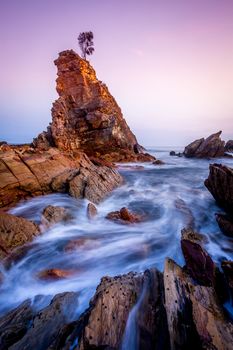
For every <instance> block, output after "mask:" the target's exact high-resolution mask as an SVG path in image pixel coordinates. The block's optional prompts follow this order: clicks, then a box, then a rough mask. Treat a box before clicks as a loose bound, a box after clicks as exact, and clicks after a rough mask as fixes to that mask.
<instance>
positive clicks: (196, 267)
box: [181, 229, 216, 286]
mask: <svg viewBox="0 0 233 350" xmlns="http://www.w3.org/2000/svg"><path fill="white" fill-rule="evenodd" d="M202 241H203V236H202V235H200V234H198V233H195V232H193V231H192V230H191V229H183V230H182V233H181V248H182V252H183V255H184V258H185V263H186V266H185V267H186V269H187V271H188V272H189V274H190V276H191V277H192V278H193V279H194V280H196V281H197V282H198V283H199V284H201V285H204V286H214V285H215V282H216V266H215V264H214V262H213V260H212V259H211V257H210V256H209V254H208V253H207V252H206V251H205V250H204V248H203V247H202V246H201V244H200V243H201V242H202Z"/></svg>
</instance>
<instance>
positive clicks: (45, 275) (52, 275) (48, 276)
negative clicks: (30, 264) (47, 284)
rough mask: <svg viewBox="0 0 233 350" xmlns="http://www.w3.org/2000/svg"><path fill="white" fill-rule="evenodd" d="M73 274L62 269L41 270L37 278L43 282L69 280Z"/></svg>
mask: <svg viewBox="0 0 233 350" xmlns="http://www.w3.org/2000/svg"><path fill="white" fill-rule="evenodd" d="M74 273H75V271H74V270H64V269H49V270H43V271H41V272H39V273H38V274H37V277H38V278H39V279H41V280H45V281H49V280H51V281H53V280H60V279H64V278H69V277H70V276H72V275H73V274H74Z"/></svg>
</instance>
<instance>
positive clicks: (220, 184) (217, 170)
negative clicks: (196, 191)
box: [205, 164, 233, 215]
mask: <svg viewBox="0 0 233 350" xmlns="http://www.w3.org/2000/svg"><path fill="white" fill-rule="evenodd" d="M209 170H210V172H209V176H208V179H206V180H205V186H206V187H207V189H208V190H209V191H210V193H211V194H212V196H213V197H214V198H215V200H216V202H217V203H218V204H219V205H220V206H221V207H222V208H224V209H225V210H226V211H227V212H228V213H229V214H232V215H233V169H232V168H229V167H227V166H225V165H221V164H210V168H209Z"/></svg>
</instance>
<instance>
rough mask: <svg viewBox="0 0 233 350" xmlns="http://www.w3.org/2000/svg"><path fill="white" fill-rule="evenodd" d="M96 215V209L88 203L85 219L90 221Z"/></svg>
mask: <svg viewBox="0 0 233 350" xmlns="http://www.w3.org/2000/svg"><path fill="white" fill-rule="evenodd" d="M97 214H98V211H97V208H96V206H95V205H94V204H93V203H88V205H87V217H88V219H89V220H92V219H94V218H95V217H96V215H97Z"/></svg>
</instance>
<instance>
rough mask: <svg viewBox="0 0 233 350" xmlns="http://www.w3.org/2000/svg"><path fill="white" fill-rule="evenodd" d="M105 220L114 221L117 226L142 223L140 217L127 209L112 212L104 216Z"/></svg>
mask: <svg viewBox="0 0 233 350" xmlns="http://www.w3.org/2000/svg"><path fill="white" fill-rule="evenodd" d="M106 219H108V220H112V221H115V222H117V223H119V224H134V223H137V222H141V221H142V217H141V216H140V215H137V214H134V213H132V212H130V211H129V209H127V208H125V207H124V208H121V209H120V210H119V211H112V212H111V213H109V214H108V215H107V216H106Z"/></svg>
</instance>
